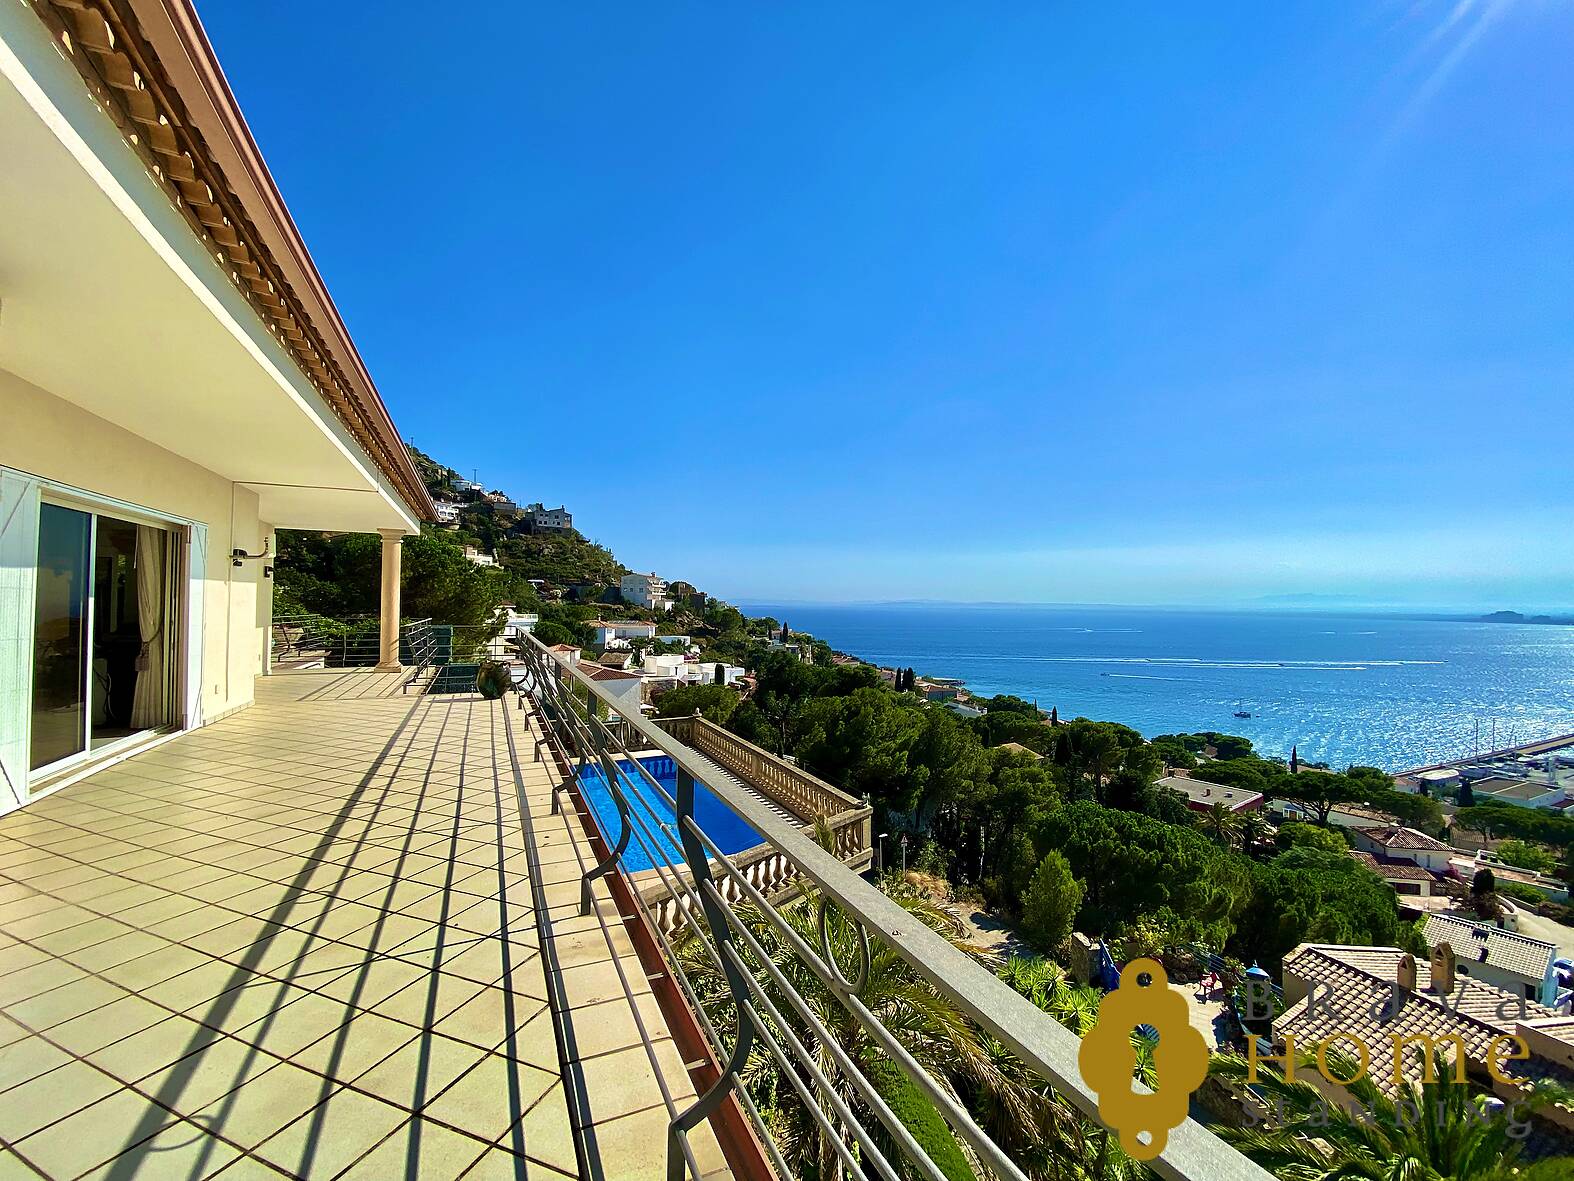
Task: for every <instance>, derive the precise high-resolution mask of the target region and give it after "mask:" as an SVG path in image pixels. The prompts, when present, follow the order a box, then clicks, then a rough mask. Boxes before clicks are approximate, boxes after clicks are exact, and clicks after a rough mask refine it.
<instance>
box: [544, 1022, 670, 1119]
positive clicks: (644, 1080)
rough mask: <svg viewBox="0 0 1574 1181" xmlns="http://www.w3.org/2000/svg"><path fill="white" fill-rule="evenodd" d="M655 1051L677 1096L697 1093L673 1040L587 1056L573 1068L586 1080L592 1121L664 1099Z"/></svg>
mask: <svg viewBox="0 0 1574 1181" xmlns="http://www.w3.org/2000/svg"><path fill="white" fill-rule="evenodd" d="M652 1053H654V1055H655V1058H656V1064H657V1068H659V1069H660V1071H661V1075H662V1078H663V1079H664V1080H666V1083H667V1087H668V1089H669V1090H670V1091H671V1092H672V1094H673V1095H674V1096H675V1097H676V1096H680V1095H692V1094H693V1093H694V1087H693V1084H692V1083H690V1081H689V1075H688V1071H687V1070H685V1069H684V1066H683V1059H682V1056H681V1055H680V1054H679V1053H678V1051H677V1047H676V1046H675V1045H674V1044H673V1043H672V1042H671V1041H665V1042H660V1043H657V1044H656V1045H655V1046H654V1047H652V1048H651V1049H650V1050H648V1051H647V1049H646V1047H645V1046H643V1045H641V1046H636V1047H633V1048H632V1049H628V1050H618V1051H615V1052H613V1053H611V1054H603V1055H601V1056H600V1057H598V1058H586V1059H584V1060H583V1061H581V1062H578V1063H576V1064H575V1065H574V1066H573V1067H571V1068H570V1069H571V1070H572V1072H573V1073H574V1074H575V1075H577V1076H578V1078H579V1080H580V1081H581V1083H582V1084H583V1087H584V1092H585V1097H586V1103H587V1104H588V1106H589V1109H590V1121H591V1122H592V1123H601V1122H603V1121H604V1120H610V1119H617V1118H619V1117H621V1116H625V1115H629V1114H632V1113H634V1112H637V1111H643V1110H644V1109H645V1108H647V1107H649V1106H650V1105H651V1104H653V1103H660V1102H661V1092H660V1091H659V1090H658V1089H657V1088H656V1086H655V1083H654V1081H653V1079H652V1076H651V1063H650V1056H651V1054H652Z"/></svg>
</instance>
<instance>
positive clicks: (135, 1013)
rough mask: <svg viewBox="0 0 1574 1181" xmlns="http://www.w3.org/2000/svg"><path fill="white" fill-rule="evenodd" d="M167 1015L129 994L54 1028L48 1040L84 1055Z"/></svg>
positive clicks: (147, 1002) (151, 1004) (157, 1007)
mask: <svg viewBox="0 0 1574 1181" xmlns="http://www.w3.org/2000/svg"><path fill="white" fill-rule="evenodd" d="M168 1016H169V1011H168V1010H167V1009H161V1008H160V1007H159V1006H158V1005H155V1004H153V1003H152V1002H151V1001H146V1000H143V999H142V998H141V997H139V996H131V995H126V996H122V997H121V998H120V999H119V1000H116V1001H111V1002H110V1003H109V1004H107V1005H105V1006H104V1007H103V1008H101V1009H94V1010H92V1011H91V1012H88V1013H84V1014H83V1015H82V1016H80V1017H73V1018H71V1019H70V1020H69V1021H63V1022H61V1023H60V1024H59V1025H56V1026H53V1027H51V1029H50V1030H49V1040H50V1041H52V1042H57V1043H59V1044H60V1045H61V1046H64V1047H65V1048H66V1049H67V1050H69V1051H71V1053H73V1054H76V1055H79V1056H82V1055H86V1054H90V1053H92V1052H93V1051H94V1050H97V1049H101V1048H102V1047H104V1046H107V1045H109V1044H110V1043H111V1042H114V1041H119V1040H120V1039H121V1038H123V1037H125V1036H127V1035H128V1034H133V1033H139V1032H141V1031H142V1030H144V1029H147V1028H149V1027H151V1026H154V1025H157V1024H158V1023H159V1022H160V1021H163V1020H164V1019H165V1018H166V1017H168Z"/></svg>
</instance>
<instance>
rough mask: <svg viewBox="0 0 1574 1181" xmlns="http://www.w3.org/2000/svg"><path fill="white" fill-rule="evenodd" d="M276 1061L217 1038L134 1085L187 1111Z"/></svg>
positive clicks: (201, 1106)
mask: <svg viewBox="0 0 1574 1181" xmlns="http://www.w3.org/2000/svg"><path fill="white" fill-rule="evenodd" d="M276 1065H277V1060H276V1059H274V1058H271V1057H269V1056H268V1055H267V1054H264V1053H262V1052H261V1051H260V1050H258V1049H257V1048H256V1047H255V1046H251V1045H248V1044H247V1043H245V1042H237V1041H235V1040H233V1039H231V1038H221V1039H219V1040H218V1041H215V1042H210V1043H208V1044H207V1045H204V1046H202V1047H201V1048H200V1049H198V1050H197V1051H196V1052H195V1053H192V1054H188V1055H186V1056H185V1057H184V1058H181V1059H180V1060H179V1061H176V1062H174V1063H172V1064H171V1065H169V1066H167V1067H165V1068H164V1069H162V1070H158V1071H156V1072H155V1073H152V1074H150V1075H148V1076H147V1077H146V1078H143V1079H141V1080H140V1081H139V1082H138V1083H137V1089H138V1090H140V1091H142V1092H144V1093H145V1094H148V1095H151V1096H153V1097H154V1098H156V1099H157V1100H158V1101H159V1102H160V1103H162V1104H163V1105H164V1106H166V1107H170V1108H173V1109H174V1110H176V1111H179V1112H181V1113H183V1114H191V1113H192V1112H196V1111H200V1110H202V1109H203V1108H204V1107H207V1106H208V1105H209V1104H211V1103H213V1102H215V1101H216V1100H218V1099H220V1098H222V1097H223V1096H225V1095H228V1094H229V1093H230V1092H231V1091H233V1090H235V1089H236V1088H237V1087H244V1086H245V1085H246V1084H247V1083H249V1082H251V1081H252V1080H253V1079H255V1078H257V1077H258V1076H259V1075H262V1074H264V1073H266V1072H267V1071H270V1070H272V1069H273V1068H274V1066H276Z"/></svg>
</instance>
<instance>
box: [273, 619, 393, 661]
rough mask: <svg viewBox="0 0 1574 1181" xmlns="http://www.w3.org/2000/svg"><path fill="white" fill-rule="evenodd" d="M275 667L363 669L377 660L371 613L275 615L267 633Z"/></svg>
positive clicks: (375, 626)
mask: <svg viewBox="0 0 1574 1181" xmlns="http://www.w3.org/2000/svg"><path fill="white" fill-rule="evenodd" d="M270 639H271V642H272V644H273V651H272V660H273V664H274V665H275V666H280V665H286V664H292V663H294V664H299V665H301V666H303V667H309V666H311V665H314V664H321V665H322V666H324V667H326V668H364V667H367V666H370V665H373V664H376V663H377V662H378V660H380V659H381V650H380V644H381V640H380V636H379V634H378V622H377V617H376V616H375V615H353V616H350V617H349V618H347V619H329V618H327V617H326V616H323V615H275V616H274V617H273V627H272V630H271V634H270Z"/></svg>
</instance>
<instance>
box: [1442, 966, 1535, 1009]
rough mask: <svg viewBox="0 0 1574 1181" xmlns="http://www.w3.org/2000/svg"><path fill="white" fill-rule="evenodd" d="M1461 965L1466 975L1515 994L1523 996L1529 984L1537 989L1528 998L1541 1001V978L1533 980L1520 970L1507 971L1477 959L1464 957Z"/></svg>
mask: <svg viewBox="0 0 1574 1181" xmlns="http://www.w3.org/2000/svg"><path fill="white" fill-rule="evenodd" d="M1459 966H1460V967H1461V968H1463V969H1465V970H1466V975H1468V976H1470V977H1472V978H1473V979H1476V980H1479V981H1481V982H1482V983H1483V984H1491V985H1493V986H1495V987H1497V988H1501V989H1502V990H1503V991H1504V992H1507V993H1512V994H1513V995H1514V996H1518V997H1523V996H1524V995H1525V988H1526V986H1529V987H1531V988H1533V989H1535V992H1534V993H1533V994H1532V995H1531V996H1530V997H1529V998H1528V999H1530V1000H1533V1001H1539V1000H1541V998H1542V993H1543V982H1542V981H1540V980H1532V979H1530V978H1529V977H1526V976H1521V975H1520V974H1519V973H1518V972H1505V971H1504V970H1503V969H1502V968H1499V967H1498V966H1497V965H1495V964H1483V963H1480V962H1479V961H1476V960H1463V959H1462V960H1460V962H1459Z"/></svg>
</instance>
